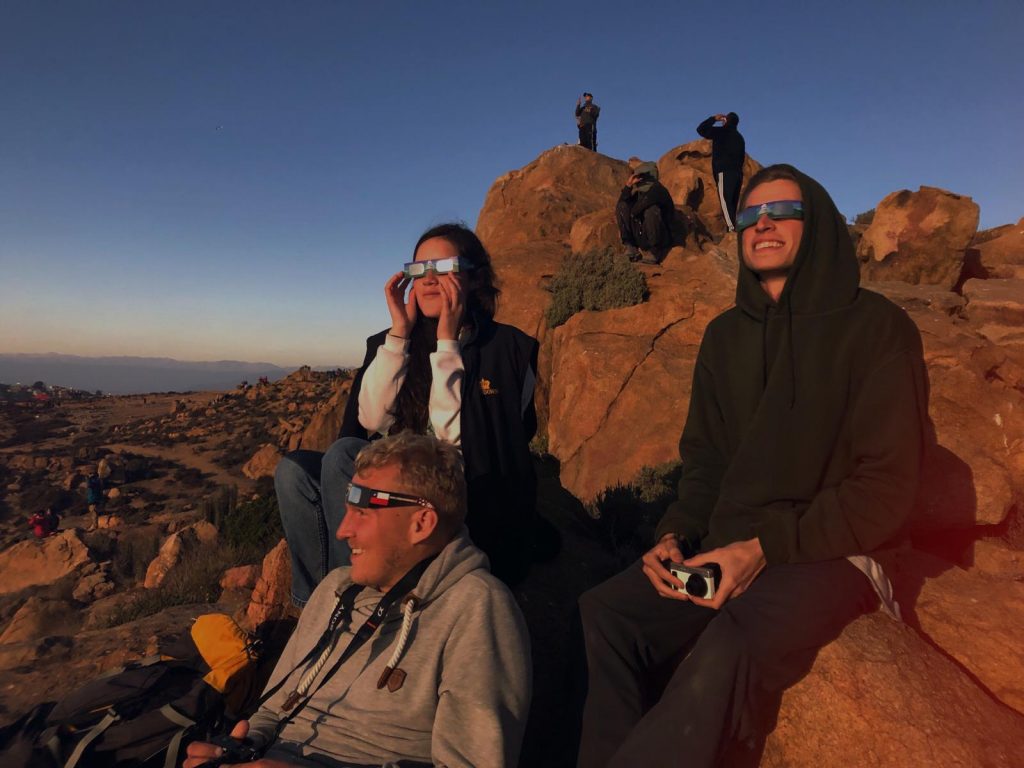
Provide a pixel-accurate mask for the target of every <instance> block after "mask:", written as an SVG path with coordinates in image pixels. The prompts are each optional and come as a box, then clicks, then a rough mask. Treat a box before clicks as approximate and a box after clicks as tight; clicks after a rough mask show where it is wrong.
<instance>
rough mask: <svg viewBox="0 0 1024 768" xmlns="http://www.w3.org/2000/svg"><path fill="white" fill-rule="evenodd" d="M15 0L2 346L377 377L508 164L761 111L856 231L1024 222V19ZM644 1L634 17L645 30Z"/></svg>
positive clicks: (774, 9) (943, 0)
mask: <svg viewBox="0 0 1024 768" xmlns="http://www.w3.org/2000/svg"><path fill="white" fill-rule="evenodd" d="M642 8H643V13H642V15H640V12H639V11H638V10H636V9H635V7H633V6H629V5H627V4H625V3H622V2H615V3H612V2H600V1H591V2H586V3H568V2H545V3H539V2H517V3H481V2H462V1H461V0H460V1H457V2H455V1H450V2H444V3H430V2H423V1H422V0H421V1H420V2H414V1H411V0H410V1H395V2H382V3H352V2H342V0H336V1H334V2H327V1H326V0H320V1H313V0H303V1H302V2H285V1H284V0H280V1H279V2H265V1H263V0H220V1H219V2H216V3H211V2H198V1H195V2H194V1H192V0H175V1H174V2H150V1H147V0H124V1H123V2H104V1H102V0H96V1H94V2H75V3H68V2H54V1H53V0H23V1H19V2H11V1H10V0H0V275H2V279H0V352H62V353H71V354H79V355H89V356H92V355H145V356H166V357H175V358H178V359H183V360H216V359H237V360H250V361H267V362H272V363H277V364H280V365H297V364H300V363H309V364H312V365H330V366H334V365H351V364H358V363H359V362H360V361H361V359H362V354H363V348H364V345H363V342H364V339H365V337H366V336H368V335H370V334H371V333H373V332H375V331H378V330H380V329H381V328H384V327H386V325H387V324H388V316H387V311H386V308H385V305H384V300H383V284H384V281H385V280H386V279H387V277H388V276H389V275H390V274H392V273H393V272H395V271H396V270H397V269H400V268H401V264H402V263H403V262H404V261H406V260H408V259H409V258H411V254H410V251H411V248H412V246H413V244H414V243H415V240H416V238H417V237H418V235H419V233H420V232H421V231H423V230H424V229H426V228H427V227H428V226H430V225H432V224H435V223H438V222H440V221H445V220H450V219H461V220H465V221H467V222H468V223H469V224H471V225H472V224H474V223H475V221H476V217H477V214H478V212H479V210H480V207H481V205H482V204H483V200H484V196H485V194H486V192H487V189H488V187H489V186H490V184H491V183H492V182H493V181H494V179H495V178H496V177H497V176H499V175H500V174H502V173H504V172H506V171H508V170H510V169H512V168H519V167H521V166H523V165H526V164H527V163H529V162H530V161H531V160H533V159H534V158H535V157H536V156H537V155H538V154H540V153H541V152H542V151H544V150H546V149H548V148H550V147H552V146H554V145H556V144H560V143H563V142H573V143H575V140H576V136H575V133H576V131H575V123H574V121H573V117H572V108H573V106H574V104H575V100H576V97H577V96H578V95H579V94H580V93H581V92H582V91H584V90H589V91H592V92H593V93H594V95H595V101H596V102H597V103H598V104H599V105H600V106H601V108H602V115H601V122H600V126H599V128H600V130H599V141H600V150H601V151H602V152H603V153H605V154H609V155H612V156H614V157H619V158H626V157H629V156H630V155H638V156H641V157H645V158H650V159H657V158H658V157H660V156H661V155H662V154H663V153H665V152H666V151H667V150H669V149H671V148H672V147H674V146H677V145H679V144H682V143H685V142H687V141H691V140H694V139H695V138H697V136H696V133H695V131H694V128H695V126H696V125H697V123H698V122H700V121H701V120H702V119H703V118H705V117H706V116H708V115H709V114H712V113H714V112H726V111H731V110H733V111H736V112H738V113H739V114H740V116H741V124H740V128H741V130H742V132H743V134H744V136H745V137H746V141H747V151H748V152H749V153H750V154H751V155H752V156H753V157H755V158H756V159H757V160H759V161H760V162H762V163H766V164H767V163H772V162H790V163H793V164H794V165H796V166H798V167H799V168H801V169H802V170H804V171H806V172H807V173H809V174H811V175H812V176H814V177H816V178H817V179H818V180H819V181H821V182H822V183H823V184H824V185H825V187H826V188H827V189H828V190H829V191H830V192H831V193H832V195H833V197H834V198H835V200H836V202H837V204H838V205H839V208H840V210H842V211H843V212H844V213H845V214H847V215H848V216H851V217H852V216H853V215H855V214H857V213H859V212H862V211H865V210H867V209H869V208H872V207H874V205H875V204H876V203H877V202H878V201H879V200H880V199H881V198H882V197H884V196H885V195H886V194H888V193H889V192H892V191H894V190H897V189H902V188H910V189H916V188H917V187H918V186H921V185H932V186H939V187H943V188H945V189H949V190H951V191H953V192H956V193H959V194H964V195H969V196H971V197H973V198H974V200H975V201H976V202H978V203H979V205H980V206H981V227H983V228H985V227H992V226H997V225H999V224H1005V223H1011V222H1016V221H1017V220H1018V219H1020V218H1021V217H1022V216H1024V149H1022V140H1021V135H1022V128H1024V100H1022V99H1021V94H1022V93H1024V56H1022V55H1021V52H1020V34H1021V30H1024V3H1021V2H1019V0H1004V1H1002V2H999V1H995V0H988V1H986V0H982V1H981V2H979V3H976V4H972V5H970V6H968V5H967V4H964V3H959V2H949V1H947V0H934V1H932V2H926V1H925V0H915V1H914V2H907V3H891V2H861V3H827V2H826V3H807V2H800V3H797V2H788V1H787V0H775V1H774V2H772V3H754V2H743V1H740V2H731V3H721V2H705V1H704V0H695V1H692V2H687V3H681V2H649V3H645V4H644V5H643V6H642ZM631 13H632V14H634V15H631Z"/></svg>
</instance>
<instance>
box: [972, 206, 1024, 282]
mask: <svg viewBox="0 0 1024 768" xmlns="http://www.w3.org/2000/svg"><path fill="white" fill-rule="evenodd" d="M992 234H993V235H994V237H986V238H985V239H984V240H982V241H980V242H979V241H977V240H976V241H975V243H974V244H973V245H972V246H971V252H969V253H968V255H969V256H971V255H974V256H976V257H977V261H978V266H979V267H980V268H981V273H982V275H983V276H984V277H993V278H1007V277H1017V278H1024V219H1021V220H1020V221H1018V222H1017V223H1016V224H1008V225H1006V226H1004V227H999V228H998V229H997V231H995V232H992ZM981 236H982V233H981V232H979V233H978V237H979V240H980V238H981ZM972 252H973V253H972Z"/></svg>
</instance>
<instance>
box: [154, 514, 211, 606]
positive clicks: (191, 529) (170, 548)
mask: <svg viewBox="0 0 1024 768" xmlns="http://www.w3.org/2000/svg"><path fill="white" fill-rule="evenodd" d="M216 540H217V529H216V528H214V527H213V525H211V524H210V523H208V522H206V521H205V520H203V521H200V522H198V523H193V524H192V525H189V526H187V527H186V528H183V529H182V530H180V531H176V532H175V533H172V534H171V535H170V536H168V537H167V538H166V539H164V542H163V544H161V545H160V552H159V553H158V554H157V556H156V557H155V558H153V561H152V562H151V563H150V564H149V567H148V568H146V579H145V582H144V583H143V586H144V587H145V588H146V589H156V588H157V587H159V586H160V585H161V584H163V583H164V581H165V580H166V579H167V576H168V574H169V573H170V572H171V571H172V570H174V569H175V568H177V567H178V566H179V565H180V564H181V563H182V561H183V560H184V559H185V557H186V556H187V555H188V554H189V553H191V552H195V551H196V550H198V549H199V548H200V547H201V546H202V545H203V544H212V543H213V542H215V541H216Z"/></svg>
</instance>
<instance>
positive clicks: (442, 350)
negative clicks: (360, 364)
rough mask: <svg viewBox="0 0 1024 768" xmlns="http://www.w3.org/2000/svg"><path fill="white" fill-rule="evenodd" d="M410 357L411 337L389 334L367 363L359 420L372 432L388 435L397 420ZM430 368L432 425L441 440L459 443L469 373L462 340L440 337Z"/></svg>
mask: <svg viewBox="0 0 1024 768" xmlns="http://www.w3.org/2000/svg"><path fill="white" fill-rule="evenodd" d="M408 360H409V340H408V339H400V338H398V337H396V336H392V335H391V334H388V335H387V336H386V337H385V339H384V343H383V344H382V345H381V346H380V347H379V348H378V349H377V354H376V356H375V357H374V358H373V360H372V361H371V362H370V364H369V365H368V366H366V371H365V372H364V373H363V384H362V386H361V387H360V389H359V423H360V424H362V425H363V427H364V428H365V429H366V431H367V432H369V433H370V434H371V435H372V434H374V433H375V432H379V433H380V434H382V435H386V434H387V433H388V430H389V429H390V428H391V425H392V424H394V423H395V418H394V416H392V415H391V413H390V411H391V406H392V405H393V404H394V402H395V398H396V397H398V390H400V389H401V388H402V382H404V381H405V371H406V368H407V366H408ZM430 370H431V372H432V374H433V377H432V379H431V383H430V400H429V401H428V404H427V410H428V412H429V416H430V427H431V429H432V430H433V432H434V436H435V437H437V438H438V439H439V440H444V441H445V442H448V443H451V444H452V445H456V446H458V445H460V444H461V440H462V434H461V426H462V425H461V423H460V420H459V415H460V412H461V411H462V379H463V377H464V376H465V375H466V368H465V366H464V365H463V363H462V352H461V351H460V347H459V342H457V341H451V340H448V339H438V340H437V351H436V352H432V353H431V354H430Z"/></svg>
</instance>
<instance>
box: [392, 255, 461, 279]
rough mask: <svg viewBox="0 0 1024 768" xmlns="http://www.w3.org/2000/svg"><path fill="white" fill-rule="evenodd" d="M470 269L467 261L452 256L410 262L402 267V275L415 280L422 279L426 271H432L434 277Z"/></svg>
mask: <svg viewBox="0 0 1024 768" xmlns="http://www.w3.org/2000/svg"><path fill="white" fill-rule="evenodd" d="M472 268H473V265H472V264H470V263H469V262H468V261H465V260H463V259H462V257H460V256H454V257H449V258H447V259H428V260H426V261H410V262H407V263H406V264H405V266H403V267H402V273H403V274H404V275H405V276H406V277H413V278H416V277H423V276H424V275H426V274H427V272H428V271H433V273H434V274H435V275H447V274H449V273H450V272H462V271H463V270H467V269H472Z"/></svg>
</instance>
